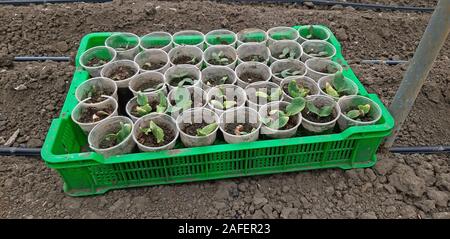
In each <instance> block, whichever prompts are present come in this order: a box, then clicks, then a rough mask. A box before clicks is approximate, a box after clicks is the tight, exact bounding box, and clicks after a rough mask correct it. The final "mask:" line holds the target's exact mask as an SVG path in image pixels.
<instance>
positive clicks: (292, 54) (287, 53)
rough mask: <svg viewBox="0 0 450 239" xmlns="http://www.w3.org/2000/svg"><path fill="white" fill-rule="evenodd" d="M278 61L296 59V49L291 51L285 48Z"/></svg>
mask: <svg viewBox="0 0 450 239" xmlns="http://www.w3.org/2000/svg"><path fill="white" fill-rule="evenodd" d="M278 59H295V49H290V48H289V47H286V48H284V49H283V51H282V52H281V54H280V55H279V56H278Z"/></svg>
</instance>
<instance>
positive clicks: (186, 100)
mask: <svg viewBox="0 0 450 239" xmlns="http://www.w3.org/2000/svg"><path fill="white" fill-rule="evenodd" d="M173 98H174V100H175V105H172V106H169V109H168V110H167V111H168V112H169V113H174V112H178V111H181V110H186V109H189V108H190V107H191V106H192V100H191V94H190V93H189V90H188V89H187V88H183V87H177V88H176V89H175V92H174V97H173Z"/></svg>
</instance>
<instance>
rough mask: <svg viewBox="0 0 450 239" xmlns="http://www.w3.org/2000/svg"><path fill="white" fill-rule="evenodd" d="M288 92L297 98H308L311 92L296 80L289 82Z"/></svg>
mask: <svg viewBox="0 0 450 239" xmlns="http://www.w3.org/2000/svg"><path fill="white" fill-rule="evenodd" d="M288 92H289V95H290V96H291V97H293V98H297V97H305V96H307V95H308V94H309V92H310V90H309V89H308V88H305V87H303V86H301V85H299V84H297V81H296V80H292V81H290V82H289V85H288Z"/></svg>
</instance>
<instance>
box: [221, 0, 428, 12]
mask: <svg viewBox="0 0 450 239" xmlns="http://www.w3.org/2000/svg"><path fill="white" fill-rule="evenodd" d="M216 1H219V2H228V3H232V2H237V3H299V4H303V3H305V2H309V3H312V4H314V5H324V6H334V5H341V6H344V7H353V8H355V9H379V10H393V11H417V12H433V11H434V8H432V7H412V6H393V5H381V4H370V3H352V2H340V1H326V0H216Z"/></svg>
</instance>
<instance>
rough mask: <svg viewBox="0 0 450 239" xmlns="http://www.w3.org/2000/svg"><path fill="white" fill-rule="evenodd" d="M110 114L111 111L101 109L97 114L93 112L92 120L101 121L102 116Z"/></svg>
mask: <svg viewBox="0 0 450 239" xmlns="http://www.w3.org/2000/svg"><path fill="white" fill-rule="evenodd" d="M108 116H109V113H108V112H106V111H103V110H99V111H97V112H95V114H93V115H92V121H93V122H97V121H99V120H100V119H102V117H105V118H106V117H108Z"/></svg>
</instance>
